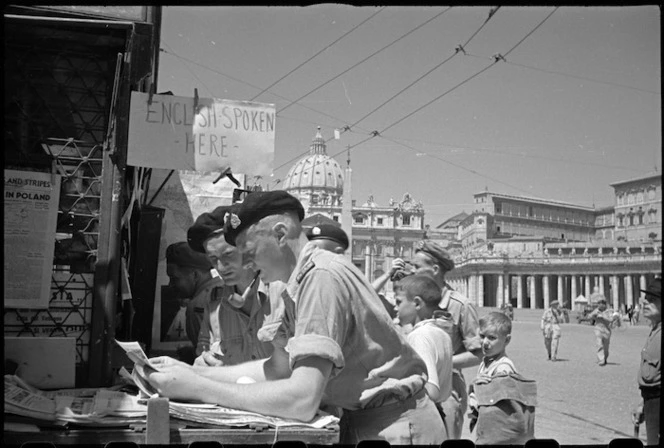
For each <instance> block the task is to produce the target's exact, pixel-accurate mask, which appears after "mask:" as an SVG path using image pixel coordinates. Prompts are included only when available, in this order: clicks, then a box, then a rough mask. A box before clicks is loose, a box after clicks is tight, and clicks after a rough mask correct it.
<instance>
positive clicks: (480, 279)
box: [477, 274, 484, 306]
mask: <svg viewBox="0 0 664 448" xmlns="http://www.w3.org/2000/svg"><path fill="white" fill-rule="evenodd" d="M477 306H484V275H482V274H478V275H477Z"/></svg>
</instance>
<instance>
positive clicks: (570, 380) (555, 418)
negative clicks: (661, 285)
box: [462, 309, 649, 445]
mask: <svg viewBox="0 0 664 448" xmlns="http://www.w3.org/2000/svg"><path fill="white" fill-rule="evenodd" d="M489 311H491V310H490V309H480V316H482V315H484V314H486V313H488V312H489ZM542 312H543V311H541V310H516V319H517V320H516V321H515V322H514V323H513V328H512V342H511V343H510V344H509V345H508V346H507V354H508V356H509V357H510V358H511V359H512V360H513V361H514V363H515V365H516V368H517V371H518V372H519V373H521V374H522V375H523V376H525V377H526V378H530V379H534V380H536V381H537V395H538V407H537V409H536V412H535V437H536V438H538V439H555V440H557V441H558V443H560V444H563V445H577V444H581V445H583V444H595V445H596V444H608V443H609V442H610V441H611V440H614V439H617V438H626V437H633V433H634V427H633V425H632V419H631V411H632V409H633V407H634V406H635V405H636V404H638V403H639V401H640V395H639V389H638V387H637V383H636V376H637V372H638V366H639V359H640V351H641V348H642V347H643V344H644V343H645V340H646V338H647V335H648V332H649V327H648V326H647V321H646V322H640V325H637V326H630V325H629V324H628V323H626V322H623V324H622V326H621V327H619V328H615V329H614V330H613V335H612V337H611V346H610V354H609V362H608V364H607V365H606V366H603V367H600V366H599V365H598V364H597V361H596V355H595V346H594V334H593V328H592V327H591V326H590V325H588V324H577V323H568V324H564V325H562V338H561V341H560V348H559V351H558V357H559V361H558V362H551V361H548V360H547V356H546V349H545V348H544V340H543V338H542V334H541V332H540V329H539V319H540V317H541V314H542ZM571 321H572V322H575V320H574V319H572V320H571ZM476 372H477V368H476V367H475V368H470V369H464V375H465V377H466V380H467V381H472V380H473V379H474V378H475V374H476ZM462 438H464V439H469V440H473V441H474V434H471V433H470V432H469V431H468V424H467V421H466V422H464V431H463V434H462ZM640 439H641V440H642V441H643V443H644V444H645V443H646V439H645V427H641V431H640Z"/></svg>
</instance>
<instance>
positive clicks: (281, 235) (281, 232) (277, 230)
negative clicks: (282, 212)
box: [272, 221, 288, 246]
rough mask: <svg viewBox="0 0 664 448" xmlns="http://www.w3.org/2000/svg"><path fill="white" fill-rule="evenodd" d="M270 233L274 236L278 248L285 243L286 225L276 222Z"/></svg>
mask: <svg viewBox="0 0 664 448" xmlns="http://www.w3.org/2000/svg"><path fill="white" fill-rule="evenodd" d="M272 231H273V232H274V234H275V235H276V237H277V242H278V243H279V245H280V246H281V245H283V244H285V243H286V237H287V236H288V225H287V224H286V223H285V222H283V221H279V222H277V223H276V224H275V225H273V226H272Z"/></svg>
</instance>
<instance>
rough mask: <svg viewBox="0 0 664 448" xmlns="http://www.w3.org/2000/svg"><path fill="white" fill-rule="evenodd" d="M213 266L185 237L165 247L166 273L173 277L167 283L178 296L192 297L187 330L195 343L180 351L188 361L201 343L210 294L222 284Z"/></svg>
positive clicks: (189, 337)
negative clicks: (193, 248)
mask: <svg viewBox="0 0 664 448" xmlns="http://www.w3.org/2000/svg"><path fill="white" fill-rule="evenodd" d="M210 269H212V265H211V264H210V261H209V260H208V259H207V257H206V256H205V255H203V254H200V253H197V252H194V251H193V250H191V248H190V247H189V244H187V242H186V241H182V242H178V243H174V244H171V245H170V246H168V247H167V248H166V274H167V275H168V278H169V280H170V281H169V285H168V286H169V287H170V288H171V289H172V290H173V291H174V292H175V294H176V296H177V298H178V299H189V300H188V303H187V305H186V308H187V310H186V314H185V316H186V317H185V319H186V325H185V331H186V334H187V338H188V339H189V340H190V341H191V343H192V344H193V347H191V349H187V350H181V352H180V356H181V357H183V358H186V360H187V361H189V362H193V358H194V355H193V351H194V350H193V349H194V348H195V347H196V345H197V344H198V335H199V332H200V329H201V322H202V321H203V316H204V310H205V306H206V304H207V302H208V301H209V298H210V294H212V292H213V291H214V289H215V288H217V287H218V286H221V284H222V283H221V282H220V280H219V278H217V277H213V276H212V274H211V273H210Z"/></svg>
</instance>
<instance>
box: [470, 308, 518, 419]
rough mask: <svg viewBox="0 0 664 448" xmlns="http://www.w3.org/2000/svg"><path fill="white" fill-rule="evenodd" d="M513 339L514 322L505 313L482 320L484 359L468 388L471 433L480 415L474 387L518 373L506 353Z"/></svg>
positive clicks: (492, 314)
mask: <svg viewBox="0 0 664 448" xmlns="http://www.w3.org/2000/svg"><path fill="white" fill-rule="evenodd" d="M511 339H512V321H511V320H510V318H509V317H507V315H505V314H504V313H499V312H495V311H494V312H491V313H489V314H488V315H486V316H484V317H482V318H481V319H480V340H481V341H482V354H483V355H484V358H483V359H482V362H481V363H480V366H479V368H478V369H477V378H476V379H475V381H474V383H473V384H471V385H470V386H469V387H468V406H469V408H470V412H469V415H468V417H469V418H470V429H471V431H472V430H473V428H474V427H475V425H476V424H477V418H478V413H479V409H478V407H479V406H478V401H477V396H476V395H475V387H474V385H475V384H486V383H488V382H490V381H491V378H493V377H494V376H496V375H499V374H509V373H516V368H515V367H514V363H513V362H512V360H511V359H509V358H508V357H507V354H506V353H505V349H506V347H507V344H509V343H510V340H511Z"/></svg>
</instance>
